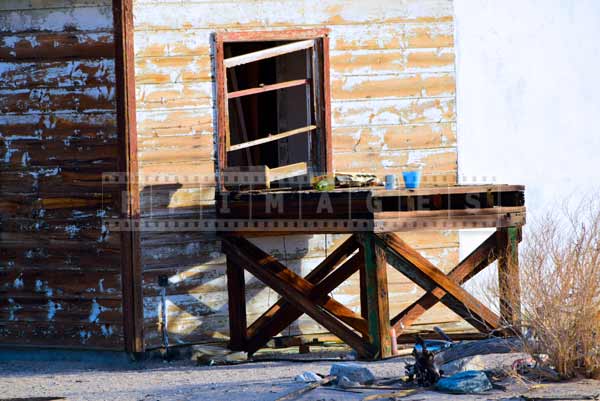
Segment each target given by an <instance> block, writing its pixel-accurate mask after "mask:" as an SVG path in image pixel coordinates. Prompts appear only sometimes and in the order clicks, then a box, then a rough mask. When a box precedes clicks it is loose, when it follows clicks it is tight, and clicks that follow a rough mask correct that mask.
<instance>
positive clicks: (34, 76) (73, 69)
mask: <svg viewBox="0 0 600 401" xmlns="http://www.w3.org/2000/svg"><path fill="white" fill-rule="evenodd" d="M114 79H115V64H114V61H113V60H109V59H98V60H60V61H43V62H40V61H37V62H14V63H10V62H6V63H3V64H2V69H1V70H0V88H2V89H33V88H47V87H62V88H65V87H81V86H102V85H111V84H114V83H115V82H114Z"/></svg>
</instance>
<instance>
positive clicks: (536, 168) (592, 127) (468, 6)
mask: <svg viewBox="0 0 600 401" xmlns="http://www.w3.org/2000/svg"><path fill="white" fill-rule="evenodd" d="M454 5H455V17H456V27H455V36H456V52H457V113H458V163H459V180H460V181H461V182H470V181H471V180H472V177H473V176H476V177H482V176H487V178H486V179H485V180H486V181H490V177H495V181H496V182H498V183H511V184H512V183H514V184H525V185H526V186H527V189H526V203H527V208H528V217H529V218H531V217H534V216H535V214H537V213H540V212H541V211H543V210H545V209H546V208H548V207H550V206H551V205H553V204H554V203H555V202H556V201H560V200H562V199H565V198H567V197H568V196H569V195H571V194H575V195H577V194H587V193H589V192H591V191H594V190H596V189H597V188H598V183H599V181H600V180H598V176H599V172H600V156H599V155H598V153H599V152H600V1H598V0H570V1H569V0H502V1H498V0H455V1H454ZM463 177H467V180H466V181H465V179H464V178H463ZM488 233H489V231H488V232H463V233H461V255H462V256H466V254H468V252H470V251H471V250H472V249H473V247H474V246H475V245H476V244H477V243H478V241H479V242H480V241H481V240H483V238H484V237H485V236H486V235H487V234H488ZM490 272H491V271H490Z"/></svg>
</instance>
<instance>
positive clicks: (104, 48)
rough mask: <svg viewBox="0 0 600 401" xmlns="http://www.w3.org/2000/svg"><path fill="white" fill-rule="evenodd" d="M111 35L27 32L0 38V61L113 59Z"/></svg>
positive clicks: (102, 33)
mask: <svg viewBox="0 0 600 401" xmlns="http://www.w3.org/2000/svg"><path fill="white" fill-rule="evenodd" d="M114 51H115V46H114V42H113V32H112V31H105V32H77V31H75V32H68V31H65V32H27V33H19V34H15V35H0V59H2V60H28V59H37V60H41V59H45V60H48V59H50V60H57V59H69V58H86V59H90V58H113V57H114V56H115V54H114Z"/></svg>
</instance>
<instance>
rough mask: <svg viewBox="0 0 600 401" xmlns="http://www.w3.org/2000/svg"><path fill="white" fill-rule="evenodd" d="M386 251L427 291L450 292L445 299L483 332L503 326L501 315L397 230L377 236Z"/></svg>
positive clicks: (454, 309) (391, 261)
mask: <svg viewBox="0 0 600 401" xmlns="http://www.w3.org/2000/svg"><path fill="white" fill-rule="evenodd" d="M373 236H374V238H375V239H376V242H377V243H378V244H379V246H381V247H382V248H384V249H385V250H386V254H387V257H388V263H389V264H390V265H392V266H393V267H394V268H396V269H397V270H398V271H400V273H402V274H404V275H405V276H407V277H408V278H409V279H411V280H412V281H414V282H415V283H416V284H417V285H419V286H420V287H422V288H423V289H424V290H426V291H429V292H431V291H434V290H435V289H436V288H437V287H440V288H441V289H443V290H444V291H445V292H446V296H444V297H443V298H442V299H441V301H442V302H443V303H444V305H446V306H447V307H449V308H450V309H452V310H453V311H454V312H455V313H456V314H458V315H459V316H460V317H462V318H463V319H465V320H466V321H467V322H469V323H470V324H471V325H472V326H473V327H475V328H476V329H477V330H479V331H481V332H490V331H493V330H497V329H498V328H500V318H499V317H498V316H497V315H496V314H495V313H494V312H492V311H491V310H489V309H488V308H487V307H486V306H485V305H483V304H482V303H481V302H479V301H478V300H477V299H476V298H475V297H473V296H472V295H471V294H469V293H468V292H467V291H465V290H464V289H463V288H461V287H460V285H458V284H457V283H456V282H455V281H453V280H451V279H450V278H448V277H447V276H446V275H445V274H444V272H442V271H441V270H440V269H438V268H437V267H435V266H434V265H433V264H432V263H431V262H429V261H428V260H427V259H425V258H424V257H423V256H421V255H420V254H419V253H418V252H417V251H415V250H414V249H413V248H411V247H410V246H409V245H408V244H406V243H405V242H404V241H403V240H402V239H401V238H400V237H399V236H398V235H396V234H394V233H387V234H376V235H373Z"/></svg>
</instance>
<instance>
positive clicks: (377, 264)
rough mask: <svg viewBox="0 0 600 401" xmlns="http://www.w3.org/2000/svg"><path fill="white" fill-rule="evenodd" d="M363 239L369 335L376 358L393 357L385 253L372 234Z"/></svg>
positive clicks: (362, 237)
mask: <svg viewBox="0 0 600 401" xmlns="http://www.w3.org/2000/svg"><path fill="white" fill-rule="evenodd" d="M361 239H362V245H363V251H364V255H365V269H364V270H365V284H366V290H367V305H368V321H369V333H370V336H371V342H372V344H373V346H374V347H375V349H376V350H377V351H376V352H377V355H376V356H375V357H376V358H387V357H390V356H391V355H392V340H391V336H390V329H391V327H390V308H389V299H388V287H387V262H386V257H385V251H384V250H383V249H381V248H380V247H378V246H376V245H375V241H374V238H373V234H372V233H369V234H366V235H362V236H361Z"/></svg>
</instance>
